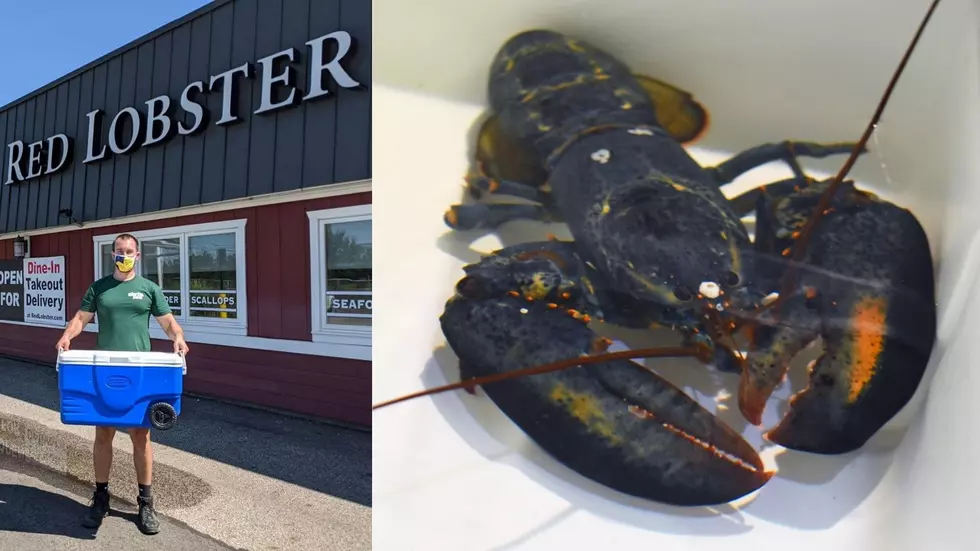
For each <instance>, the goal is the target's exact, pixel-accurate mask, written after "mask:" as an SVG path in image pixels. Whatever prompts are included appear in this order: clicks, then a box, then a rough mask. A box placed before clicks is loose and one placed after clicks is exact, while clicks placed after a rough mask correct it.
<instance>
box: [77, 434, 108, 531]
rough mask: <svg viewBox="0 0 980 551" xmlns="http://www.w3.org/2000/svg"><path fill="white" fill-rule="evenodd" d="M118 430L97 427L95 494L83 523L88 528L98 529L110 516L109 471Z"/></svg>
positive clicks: (94, 465)
mask: <svg viewBox="0 0 980 551" xmlns="http://www.w3.org/2000/svg"><path fill="white" fill-rule="evenodd" d="M115 436H116V429H114V428H112V427H95V444H93V445H92V463H93V467H94V468H95V494H94V495H93V496H92V504H91V505H90V506H89V510H88V514H87V515H86V517H85V520H84V522H83V523H82V524H83V525H84V526H85V527H86V528H98V527H99V526H101V525H102V519H104V518H105V516H106V515H107V514H109V471H110V470H111V469H112V439H113V438H115Z"/></svg>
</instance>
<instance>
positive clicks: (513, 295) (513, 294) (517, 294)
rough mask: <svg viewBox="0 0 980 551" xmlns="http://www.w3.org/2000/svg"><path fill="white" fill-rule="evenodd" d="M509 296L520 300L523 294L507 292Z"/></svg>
mask: <svg viewBox="0 0 980 551" xmlns="http://www.w3.org/2000/svg"><path fill="white" fill-rule="evenodd" d="M507 294H508V295H510V296H512V297H514V298H518V297H520V296H521V294H520V293H518V292H517V291H507Z"/></svg>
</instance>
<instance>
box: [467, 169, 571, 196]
mask: <svg viewBox="0 0 980 551" xmlns="http://www.w3.org/2000/svg"><path fill="white" fill-rule="evenodd" d="M466 183H467V185H468V187H469V190H470V194H471V195H472V196H473V197H474V198H476V199H480V198H482V197H483V195H484V194H488V195H510V196H512V197H520V198H522V199H529V200H531V201H535V202H538V203H547V202H549V201H550V200H551V196H550V194H548V193H546V192H544V191H541V190H540V189H539V188H536V187H534V186H530V185H528V184H523V183H521V182H514V181H512V180H498V179H494V178H491V177H490V176H487V175H486V174H482V173H480V174H475V175H472V176H469V177H467V179H466Z"/></svg>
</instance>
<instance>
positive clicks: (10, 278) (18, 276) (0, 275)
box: [0, 270, 24, 285]
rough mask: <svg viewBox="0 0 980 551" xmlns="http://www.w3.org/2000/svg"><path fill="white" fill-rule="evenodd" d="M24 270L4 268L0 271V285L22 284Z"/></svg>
mask: <svg viewBox="0 0 980 551" xmlns="http://www.w3.org/2000/svg"><path fill="white" fill-rule="evenodd" d="M23 284H24V272H22V271H20V270H4V271H2V272H0V285H23Z"/></svg>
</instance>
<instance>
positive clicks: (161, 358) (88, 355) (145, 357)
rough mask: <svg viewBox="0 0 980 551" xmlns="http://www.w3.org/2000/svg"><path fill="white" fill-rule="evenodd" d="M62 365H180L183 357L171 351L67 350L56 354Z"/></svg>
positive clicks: (182, 362)
mask: <svg viewBox="0 0 980 551" xmlns="http://www.w3.org/2000/svg"><path fill="white" fill-rule="evenodd" d="M58 363H60V364H62V365H120V366H126V365H133V366H143V365H148V366H160V367H182V366H183V365H184V360H183V358H181V357H180V354H176V353H173V352H110V351H103V350H68V351H66V352H62V353H61V354H60V355H59V356H58Z"/></svg>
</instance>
